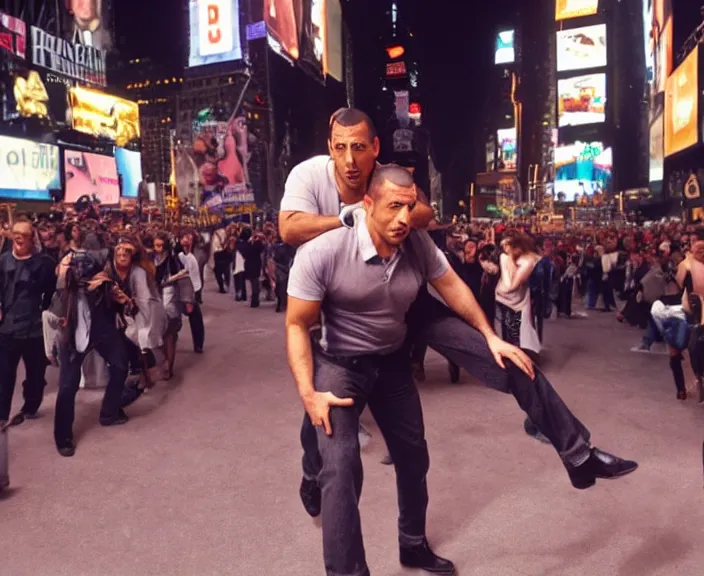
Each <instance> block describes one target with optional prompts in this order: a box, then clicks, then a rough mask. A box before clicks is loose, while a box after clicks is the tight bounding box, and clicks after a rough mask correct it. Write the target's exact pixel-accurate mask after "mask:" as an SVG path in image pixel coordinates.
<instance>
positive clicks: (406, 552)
mask: <svg viewBox="0 0 704 576" xmlns="http://www.w3.org/2000/svg"><path fill="white" fill-rule="evenodd" d="M399 559H400V560H401V564H402V565H403V566H406V567H407V568H420V569H421V570H425V571H426V572H430V573H431V574H441V575H442V576H454V574H456V572H455V565H454V564H453V563H452V562H450V561H449V560H446V559H445V558H440V556H438V555H436V554H435V553H434V552H433V551H432V550H431V549H430V545H429V544H428V541H427V540H423V543H422V544H418V546H408V547H404V546H401V551H400V554H399Z"/></svg>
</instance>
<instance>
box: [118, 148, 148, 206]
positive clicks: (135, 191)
mask: <svg viewBox="0 0 704 576" xmlns="http://www.w3.org/2000/svg"><path fill="white" fill-rule="evenodd" d="M115 161H116V162H117V173H118V175H119V176H121V177H122V196H123V197H124V198H136V197H137V196H138V195H139V183H140V182H141V181H142V155H141V154H140V153H139V152H135V151H134V150H126V149H125V148H115Z"/></svg>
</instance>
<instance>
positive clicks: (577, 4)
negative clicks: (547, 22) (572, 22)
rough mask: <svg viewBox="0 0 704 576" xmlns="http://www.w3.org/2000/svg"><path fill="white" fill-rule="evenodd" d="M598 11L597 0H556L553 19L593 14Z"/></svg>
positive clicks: (567, 18) (566, 18)
mask: <svg viewBox="0 0 704 576" xmlns="http://www.w3.org/2000/svg"><path fill="white" fill-rule="evenodd" d="M598 11H599V0H556V1H555V20H558V21H559V20H569V19H570V18H579V17H580V16H593V15H594V14H596V13H597V12H598Z"/></svg>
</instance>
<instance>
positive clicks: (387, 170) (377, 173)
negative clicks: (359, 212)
mask: <svg viewBox="0 0 704 576" xmlns="http://www.w3.org/2000/svg"><path fill="white" fill-rule="evenodd" d="M387 182H388V183H390V184H393V185H394V186H398V187H399V188H407V189H408V190H409V191H410V190H411V189H412V188H413V187H414V186H415V183H414V181H413V175H412V174H411V173H410V172H409V171H408V170H406V169H405V168H403V167H402V166H399V165H398V164H387V165H386V166H377V168H376V170H374V175H373V176H372V180H371V183H370V184H369V191H368V194H369V196H371V198H372V200H375V201H376V200H378V199H379V198H380V197H381V195H382V193H383V190H384V188H385V185H386V183H387Z"/></svg>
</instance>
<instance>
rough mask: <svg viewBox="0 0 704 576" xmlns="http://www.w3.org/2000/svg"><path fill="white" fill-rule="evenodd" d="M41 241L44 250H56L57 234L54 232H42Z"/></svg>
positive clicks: (40, 233) (40, 234)
mask: <svg viewBox="0 0 704 576" xmlns="http://www.w3.org/2000/svg"><path fill="white" fill-rule="evenodd" d="M39 239H40V240H41V242H42V246H44V248H54V247H55V246H56V234H55V233H54V231H53V230H42V231H41V232H39Z"/></svg>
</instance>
